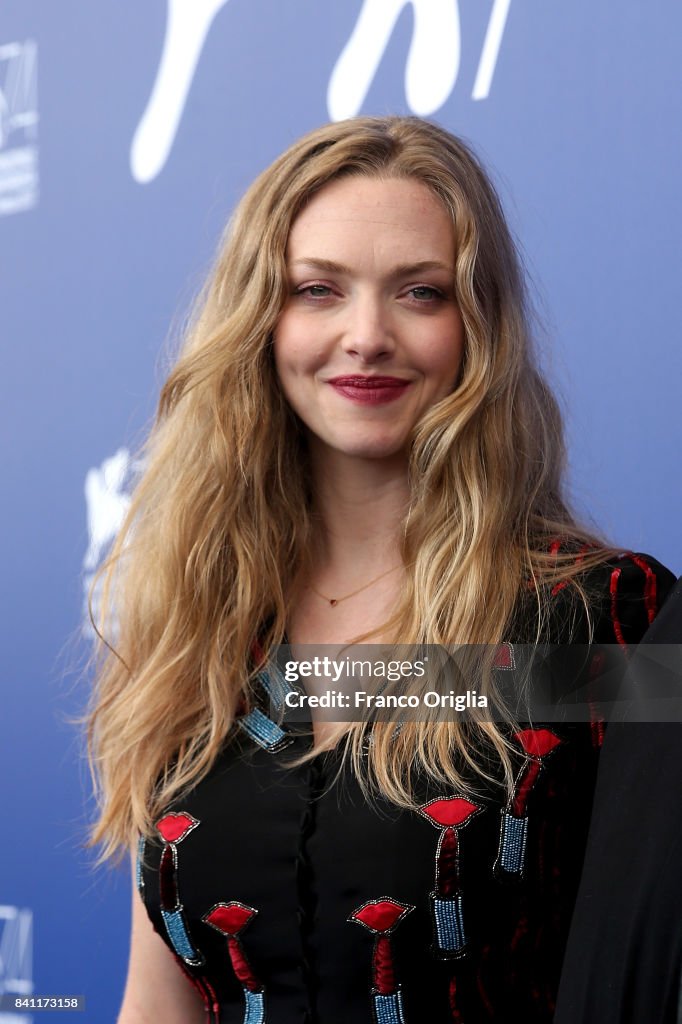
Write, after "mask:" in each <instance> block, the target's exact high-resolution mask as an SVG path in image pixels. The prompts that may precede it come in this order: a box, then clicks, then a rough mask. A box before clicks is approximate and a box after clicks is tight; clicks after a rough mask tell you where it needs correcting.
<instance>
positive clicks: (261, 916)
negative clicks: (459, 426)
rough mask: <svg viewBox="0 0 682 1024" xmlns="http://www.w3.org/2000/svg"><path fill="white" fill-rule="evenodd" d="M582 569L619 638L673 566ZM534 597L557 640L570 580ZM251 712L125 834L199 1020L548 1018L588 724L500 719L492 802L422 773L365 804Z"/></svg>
mask: <svg viewBox="0 0 682 1024" xmlns="http://www.w3.org/2000/svg"><path fill="white" fill-rule="evenodd" d="M585 582H586V585H587V587H588V589H589V591H590V592H591V593H593V594H594V598H593V604H592V614H593V620H594V622H595V634H594V640H595V641H596V642H598V643H618V644H620V645H631V644H634V643H637V642H638V640H639V639H640V638H641V636H642V634H643V633H644V632H645V630H646V628H647V626H648V624H649V622H650V621H651V620H652V619H653V617H654V615H655V613H656V610H657V608H658V606H659V604H660V602H661V600H662V598H663V597H664V596H665V594H666V593H667V591H668V590H669V589H670V587H671V586H672V583H673V577H672V575H671V574H670V573H668V572H667V570H665V569H664V568H663V567H662V566H660V565H659V564H658V563H656V562H655V561H653V560H652V559H649V558H647V557H646V556H638V555H635V556H623V558H621V559H618V560H613V561H611V562H610V563H609V564H608V565H605V566H603V567H600V568H599V569H597V570H592V571H591V572H590V573H586V574H585ZM552 594H553V598H554V615H553V622H554V624H555V626H556V631H557V636H560V635H561V631H562V626H563V624H565V622H566V621H568V619H569V617H571V616H572V614H573V611H572V605H571V603H570V599H569V596H568V595H569V594H570V588H568V587H563V586H562V585H561V584H557V585H556V586H555V587H554V588H553V591H552ZM581 630H582V632H581ZM517 639H518V638H517V637H516V636H514V637H511V638H510V640H513V641H516V640H517ZM552 639H554V637H553V638H552ZM573 640H574V641H576V640H577V641H582V642H585V641H586V640H587V634H586V630H585V626H584V625H583V626H582V627H581V626H580V625H578V626H577V633H576V632H574V634H573ZM259 715H260V713H258V714H257V715H256V717H255V718H254V717H252V716H248V717H247V720H246V721H245V722H244V723H243V725H244V726H245V727H244V728H241V729H236V730H235V731H234V734H231V735H230V737H228V740H227V742H226V744H225V746H224V748H223V751H222V753H221V756H220V757H219V758H218V760H217V761H216V763H215V765H214V766H213V768H212V770H211V772H210V774H209V775H208V776H207V777H206V778H205V779H203V780H202V782H201V783H200V784H199V785H197V786H196V788H195V789H194V790H192V791H191V792H190V793H188V794H187V795H186V796H185V797H184V798H182V799H178V800H177V802H175V803H174V804H173V805H172V806H171V807H169V808H168V810H167V812H166V813H165V814H164V815H163V816H162V817H161V818H160V819H159V821H158V822H157V837H156V838H155V839H147V840H146V841H143V840H141V841H140V854H141V856H140V858H139V863H138V887H139V890H140V894H141V896H142V899H143V900H144V902H145V905H146V908H147V911H148V913H149V916H150V918H151V921H152V923H153V925H154V927H155V928H156V930H157V931H158V932H159V934H160V935H161V936H162V938H163V939H164V940H165V942H166V943H167V944H168V945H169V946H170V948H171V949H172V950H173V952H174V954H175V956H176V958H177V961H178V964H179V966H180V967H181V968H182V969H183V970H184V972H185V973H186V975H187V977H188V978H189V979H190V980H191V982H192V983H193V984H194V985H195V986H196V988H197V989H198V990H199V992H200V993H201V995H202V997H203V998H204V1001H205V1005H206V1008H207V1020H208V1021H210V1022H220V1024H237V1022H244V1024H263V1022H267V1024H294V1022H295V1024H304V1022H305V1024H347V1022H353V1024H355V1022H357V1024H361V1022H363V1021H367V1022H370V1021H376V1022H378V1024H426V1022H428V1024H441V1022H442V1024H445V1022H462V1024H479V1022H486V1021H496V1022H510V1024H516V1022H520V1021H524V1022H525V1024H533V1022H549V1021H551V1020H552V1017H553V1013H554V1006H555V1000H556V993H557V988H558V981H559V972H560V968H561V962H562V958H563V954H564V948H565V944H566V937H567V933H568V926H569V923H570V919H571V914H572V911H573V905H574V902H575V896H576V891H577V888H578V882H579V879H580V871H581V867H582V860H583V855H584V849H585V841H586V835H587V829H588V824H589V820H590V812H591V807H592V797H593V790H594V782H595V774H596V767H597V759H598V752H599V746H600V743H601V738H602V735H603V726H602V724H601V723H600V722H598V721H595V722H592V723H591V724H590V723H588V724H584V725H583V724H581V725H561V726H559V725H556V726H555V725H552V726H550V727H546V728H542V727H539V726H538V725H534V727H533V728H528V729H522V730H521V731H520V732H519V733H517V734H516V735H515V743H516V744H517V745H518V749H519V759H518V764H519V769H518V775H517V779H516V785H515V790H514V794H513V796H512V798H511V799H509V800H508V801H506V802H505V801H501V800H500V796H499V793H500V791H499V790H493V789H492V788H491V792H490V796H489V797H481V798H479V799H477V801H474V800H465V799H463V798H462V797H461V796H460V795H459V794H457V793H454V792H451V791H444V792H434V791H433V790H432V789H429V787H428V786H427V785H426V783H425V784H424V785H423V792H422V794H421V795H422V796H423V802H422V803H421V804H420V808H419V810H418V811H411V810H401V809H397V808H396V807H395V806H393V805H391V804H389V803H388V802H387V801H385V800H378V801H376V802H375V803H373V804H371V803H368V802H367V801H366V800H365V799H364V797H363V796H362V793H361V791H360V789H359V787H358V784H357V781H356V780H355V779H354V778H353V775H352V773H351V771H350V770H349V769H344V770H342V772H341V774H340V775H339V776H338V777H337V770H338V768H339V764H338V756H339V755H338V754H337V753H335V752H332V753H329V754H325V755H321V756H318V757H316V758H315V759H314V760H312V761H309V762H307V763H305V764H304V765H302V766H298V767H292V766H291V763H290V762H291V761H292V759H293V758H295V757H296V756H298V755H299V754H301V753H302V752H303V751H305V750H306V749H307V745H308V743H309V739H308V738H307V737H306V736H305V735H303V734H301V733H300V732H296V731H293V732H291V733H290V734H289V735H287V736H286V737H282V736H281V735H279V734H278V732H277V730H276V728H274V727H273V726H272V723H270V724H269V725H268V723H267V720H263V719H262V716H261V717H259ZM283 739H285V740H286V741H288V742H287V745H286V746H283V744H282V743H280V742H279V741H280V740H283ZM268 744H270V746H271V747H272V748H273V749H271V750H269V749H267V746H268Z"/></svg>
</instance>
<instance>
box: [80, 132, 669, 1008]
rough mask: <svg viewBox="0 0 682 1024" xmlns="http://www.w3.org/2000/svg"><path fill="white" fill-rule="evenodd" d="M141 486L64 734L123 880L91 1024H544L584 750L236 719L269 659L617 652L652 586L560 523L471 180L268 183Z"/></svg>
mask: <svg viewBox="0 0 682 1024" xmlns="http://www.w3.org/2000/svg"><path fill="white" fill-rule="evenodd" d="M147 458H148V462H147V469H146V472H145V475H144V477H143V479H142V481H141V482H140V485H139V487H138V489H137V492H136V495H135V497H134V500H133V504H132V507H131V511H130V515H129V517H128V521H127V524H126V527H125V528H124V531H123V532H122V535H121V536H120V537H119V539H118V542H117V546H116V550H115V551H114V556H113V559H112V566H111V569H110V574H109V577H108V587H107V594H108V598H107V602H108V603H111V601H112V600H113V595H114V594H115V602H116V609H117V613H118V616H117V618H118V621H117V633H116V639H115V648H116V653H115V654H114V653H109V654H108V657H106V658H105V660H104V663H103V665H102V669H101V673H100V676H99V681H98V687H97V691H96V700H95V707H94V711H93V715H92V718H91V723H90V737H91V743H92V748H93V752H94V759H95V768H96V771H97V775H98V779H99V783H100V794H101V798H102V813H101V816H100V819H99V821H98V823H97V825H96V827H95V829H94V835H93V840H94V841H96V842H101V843H103V844H104V851H105V853H106V854H111V853H114V852H115V851H116V850H120V849H121V848H122V847H123V846H124V845H125V844H130V843H131V842H132V843H133V844H134V850H133V856H134V861H135V863H136V868H135V879H136V886H135V888H136V890H137V891H135V892H134V900H133V933H132V946H131V958H130V970H129V978H128V984H127V988H126V994H125V997H124V1003H123V1008H122V1011H121V1015H120V1018H119V1020H120V1024H136V1022H139V1021H144V1020H147V1019H150V1020H151V1019H153V1020H158V1019H162V1020H164V1021H165V1022H170V1024H172V1022H174V1021H178V1022H180V1021H183V1022H185V1021H191V1020H197V1021H198V1020H202V1019H208V1020H211V1021H225V1022H227V1021H239V1020H244V1021H246V1022H248V1024H255V1022H258V1021H268V1022H285V1024H287V1022H293V1021H297V1022H300V1021H308V1022H314V1021H320V1022H322V1024H337V1022H341V1021H350V1020H352V1021H356V1020H357V1021H361V1020H372V1019H374V1020H376V1021H379V1022H381V1024H383V1022H388V1024H390V1022H396V1024H398V1022H402V1021H404V1020H406V1021H408V1022H409V1021H412V1022H413V1024H414V1022H416V1021H427V1020H428V1021H429V1022H439V1021H468V1022H478V1021H483V1020H510V1021H514V1020H521V1019H523V1020H526V1021H549V1020H551V1017H552V1012H553V1005H554V998H555V993H556V988H557V984H558V972H559V967H560V963H561V957H562V953H563V948H564V944H565V939H566V931H567V927H568V922H569V920H570V914H571V909H572V905H573V900H574V897H575V891H576V888H577V881H578V875H579V869H580V863H581V858H582V853H583V849H584V843H585V834H586V829H587V822H588V819H589V812H590V805H591V797H592V788H593V783H594V770H595V760H596V750H597V747H598V743H599V739H600V728H599V725H598V723H595V724H594V725H593V727H592V728H590V727H589V726H580V727H578V726H576V727H574V728H572V729H571V728H564V729H563V731H562V730H560V729H559V728H557V729H554V728H552V729H540V728H537V727H535V728H526V729H522V728H518V727H517V728H516V729H514V728H513V727H512V728H511V729H509V728H505V727H504V726H503V725H500V724H496V723H494V722H486V721H480V722H477V723H468V724H466V723H462V722H457V721H441V722H431V723H427V722H423V721H422V722H411V721H405V722H403V723H402V725H401V727H400V728H398V729H396V727H395V724H394V723H393V724H392V723H374V724H371V723H368V722H355V723H351V724H348V725H346V726H340V727H338V726H337V727H334V726H332V725H330V724H329V723H324V722H322V721H320V720H318V721H316V722H315V723H314V731H313V735H312V736H309V735H306V734H305V733H304V732H302V731H301V730H300V729H299V730H296V729H287V728H286V727H284V728H283V727H282V726H281V724H280V723H279V722H277V721H274V720H273V718H272V717H271V716H269V714H268V704H267V700H266V699H265V698H266V696H267V692H268V691H269V692H270V693H272V692H273V679H272V673H270V674H267V673H264V672H263V671H261V670H262V669H263V666H264V665H265V664H266V662H267V659H268V656H269V654H270V653H271V652H272V651H273V649H274V647H275V645H277V644H279V643H281V642H283V641H284V640H285V639H286V640H287V641H288V642H289V643H290V644H291V645H292V646H293V647H294V648H295V649H296V648H298V645H301V644H308V643H315V644H320V643H322V644H333V645H343V644H346V643H347V642H349V641H350V640H356V639H359V638H362V639H365V640H371V641H372V642H381V643H387V644H391V643H409V644H422V643H431V644H452V643H470V644H475V643H478V644H492V645H499V644H500V643H503V642H507V641H512V642H520V641H528V642H536V641H539V640H543V641H544V640H547V641H567V640H569V639H570V640H573V641H576V642H587V641H588V640H590V639H595V640H599V641H602V642H620V643H622V644H623V645H626V644H630V643H636V642H637V640H638V639H639V637H640V635H641V634H642V633H643V632H644V629H645V628H646V625H647V623H648V621H649V620H650V619H651V618H652V617H653V615H654V614H655V610H656V607H657V603H658V601H659V600H660V597H661V595H662V593H663V592H664V591H665V589H666V587H667V586H669V582H670V577H669V575H668V574H666V572H665V570H663V569H662V568H661V567H660V566H657V565H656V563H652V562H651V561H650V560H647V559H645V558H643V557H641V556H633V557H630V558H628V557H624V558H620V559H619V558H618V557H616V556H615V554H614V552H613V551H612V550H610V549H606V548H605V547H603V546H602V545H600V544H599V543H598V542H597V541H596V540H595V539H594V538H593V537H592V536H591V535H590V534H588V533H587V532H586V531H585V530H584V529H582V528H581V527H579V526H578V525H577V524H576V522H575V520H574V519H573V517H572V516H571V514H570V512H569V511H568V509H567V506H566V504H565V503H564V500H563V497H562V492H561V472H562V465H563V448H562V438H561V424H560V417H559V414H558V411H557V406H556V403H555V401H554V399H553V397H552V395H551V392H550V390H549V388H548V387H547V385H546V384H545V382H544V381H543V379H542V377H541V375H540V374H539V372H538V370H537V368H536V366H535V363H534V359H533V354H532V348H531V342H530V337H529V328H528V318H527V314H526V306H525V296H524V283H523V278H522V274H521V272H520V269H519V263H518V259H517V256H516V253H515V250H514V246H513V243H512V241H511V239H510V235H509V231H508V229H507V227H506V224H505V221H504V217H503V214H502V212H501V209H500V205H499V202H498V199H497V197H496V195H495V192H494V190H493V188H492V186H491V184H490V182H489V181H488V179H487V177H486V175H485V173H484V172H483V170H482V169H481V167H480V165H479V164H478V162H477V161H476V159H475V158H474V156H473V155H472V154H471V152H470V151H469V150H468V149H467V148H466V147H465V146H464V145H463V144H462V143H461V142H460V141H458V140H457V139H455V138H454V137H453V136H451V135H449V134H448V133H447V132H445V131H444V130H442V129H440V128H438V127H436V126H434V125H431V124H428V123H426V122H423V121H421V120H418V119H415V118H384V119H381V118H377V119H374V118H359V119H354V120H350V121H347V122H344V123H340V124H336V125H330V126H327V127H324V128H321V129H319V130H317V131H315V132H312V133H311V134H310V135H308V136H307V137H305V138H304V139H302V140H301V141H299V142H298V143H296V144H295V145H294V146H292V147H291V149H289V150H288V151H287V152H286V153H285V154H284V155H283V156H282V157H280V158H279V159H278V160H276V161H275V163H274V164H273V165H272V166H271V167H270V168H268V170H266V171H265V172H264V173H263V174H262V175H261V177H260V178H259V179H258V180H257V181H256V182H255V183H254V185H253V186H252V187H251V189H250V190H249V191H248V193H247V194H246V196H245V197H244V199H243V200H242V202H241V203H240V205H239V207H238V209H237V212H236V214H235V217H234V220H233V222H232V224H231V225H230V227H229V229H228V232H227V235H226V238H225V241H224V244H223V246H222V249H221V253H220V256H219V258H218V262H217V264H216V267H215V270H214V273H213V275H212V277H211V279H210V281H209V283H208V285H207V287H206V290H205V293H204V295H203V296H202V299H201V302H200V304H199V307H198V310H197V313H196V316H195V319H194V323H193V325H192V327H191V329H190V331H189V334H188V337H187V340H186V345H185V348H184V349H183V352H182V354H181V356H180V359H179V361H178V363H177V365H176V366H175V368H174V370H173V371H172V373H171V375H170V377H169V379H168V381H167V382H166V385H165V387H164V389H163V392H162V395H161V402H160V408H159V414H158V419H157V423H156V425H155V428H154V431H153V433H152V437H151V440H150V443H149V450H148V453H147ZM114 584H115V589H114V590H113V591H112V587H113V586H114ZM107 602H105V604H106V603H107ZM111 634H112V626H109V635H111ZM106 635H107V633H106V629H105V637H106ZM505 650H507V651H508V653H509V657H510V658H511V657H512V655H513V649H510V648H506V649H505ZM342 733H343V735H341V734H342ZM138 836H139V837H140V839H139V841H138V840H137V837H138ZM140 897H141V898H140ZM358 925H360V927H357V926H358ZM178 966H179V967H180V968H181V969H182V970H178ZM183 975H184V977H183ZM187 981H189V982H191V983H192V984H191V985H190V984H187ZM202 1007H203V1010H202Z"/></svg>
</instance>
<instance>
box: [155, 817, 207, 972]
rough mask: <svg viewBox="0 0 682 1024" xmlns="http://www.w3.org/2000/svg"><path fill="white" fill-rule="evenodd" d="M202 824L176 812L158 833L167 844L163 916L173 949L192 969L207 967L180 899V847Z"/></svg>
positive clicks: (162, 876) (162, 867)
mask: <svg viewBox="0 0 682 1024" xmlns="http://www.w3.org/2000/svg"><path fill="white" fill-rule="evenodd" d="M198 824H199V822H198V821H197V819H196V818H193V817H192V815H191V814H186V813H184V812H181V813H177V812H175V811H171V812H170V813H169V814H166V815H164V817H163V818H160V819H159V820H158V821H157V822H156V830H157V832H158V833H159V835H160V836H161V838H162V839H163V842H164V846H163V850H162V852H161V863H160V864H159V889H160V896H161V916H162V917H163V921H164V924H165V926H166V931H167V933H168V937H169V939H170V940H171V943H172V945H173V949H174V950H175V952H176V953H177V954H178V956H180V957H182V959H183V960H184V961H185V963H186V964H189V965H190V966H191V967H197V966H198V965H199V964H203V962H204V957H203V956H202V954H201V953H200V952H199V951H198V950H196V949H195V948H194V946H193V944H192V940H191V939H190V937H189V932H188V931H187V924H186V922H185V913H184V909H183V906H182V903H181V902H180V898H179V896H178V875H177V872H178V847H177V844H178V843H181V842H182V841H183V839H186V838H187V836H188V835H189V833H190V832H191V831H192V830H193V829H195V828H196V827H197V825H198Z"/></svg>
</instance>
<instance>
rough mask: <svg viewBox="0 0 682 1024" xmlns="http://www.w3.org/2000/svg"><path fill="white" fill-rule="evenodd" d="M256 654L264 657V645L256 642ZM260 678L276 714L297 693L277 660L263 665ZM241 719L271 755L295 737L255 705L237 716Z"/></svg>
mask: <svg viewBox="0 0 682 1024" xmlns="http://www.w3.org/2000/svg"><path fill="white" fill-rule="evenodd" d="M254 654H255V656H256V657H258V658H259V659H260V657H261V651H260V646H258V645H254ZM256 681H257V682H258V683H260V686H261V688H262V690H263V692H264V693H265V694H266V696H267V697H268V699H269V701H270V704H271V706H272V708H273V709H274V711H275V713H276V714H279V713H280V712H281V711H282V709H283V708H284V706H285V703H284V702H285V699H286V696H287V694H289V693H293V692H294V687H293V686H292V685H291V683H288V682H287V680H286V679H285V678H284V673H283V672H282V671H281V670H280V668H279V666H278V665H277V663H276V662H275V661H270V662H269V664H268V666H267V668H262V669H261V670H260V672H258V674H257V675H256ZM237 722H238V725H239V726H240V728H242V729H243V730H244V732H245V733H246V734H247V735H248V736H249V737H250V738H251V739H252V740H253V741H254V743H257V744H258V746H259V747H262V748H263V750H267V751H268V753H270V754H276V753H277V752H278V751H280V750H282V749H283V748H284V747H286V746H288V745H289V744H290V743H291V742H292V740H293V737H292V736H290V735H289V734H288V733H287V731H286V729H283V728H282V727H281V726H280V725H278V724H277V722H275V721H274V720H273V719H272V718H270V717H269V716H268V715H266V714H265V712H264V711H261V710H260V708H252V709H251V711H249V712H248V714H246V715H243V716H242V717H241V718H239V719H237Z"/></svg>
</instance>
